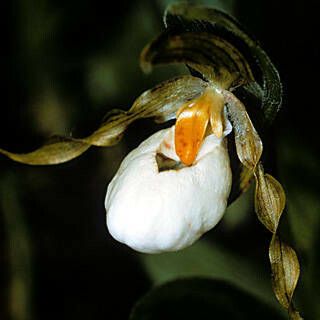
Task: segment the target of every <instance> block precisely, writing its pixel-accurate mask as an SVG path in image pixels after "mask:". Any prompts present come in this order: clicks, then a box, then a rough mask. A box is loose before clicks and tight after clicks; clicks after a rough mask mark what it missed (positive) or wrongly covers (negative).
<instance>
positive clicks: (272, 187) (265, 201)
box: [255, 164, 286, 233]
mask: <svg viewBox="0 0 320 320" xmlns="http://www.w3.org/2000/svg"><path fill="white" fill-rule="evenodd" d="M255 178H256V191H255V210H256V213H257V215H258V218H259V220H260V221H261V223H262V224H264V226H265V227H266V228H267V229H269V230H270V231H271V232H272V233H275V232H276V230H277V227H278V224H279V220H280V217H281V214H282V212H283V210H284V207H285V205H286V195H285V193H284V190H283V188H282V186H281V184H280V183H279V182H278V181H277V180H276V179H275V178H273V177H272V176H271V175H269V174H265V173H264V170H263V167H262V165H261V164H259V165H258V166H257V168H256V170H255Z"/></svg>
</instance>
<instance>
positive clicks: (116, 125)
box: [0, 76, 208, 165]
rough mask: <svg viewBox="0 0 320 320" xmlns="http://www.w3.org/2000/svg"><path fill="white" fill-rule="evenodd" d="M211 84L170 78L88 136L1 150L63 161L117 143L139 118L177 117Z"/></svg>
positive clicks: (22, 157) (28, 159)
mask: <svg viewBox="0 0 320 320" xmlns="http://www.w3.org/2000/svg"><path fill="white" fill-rule="evenodd" d="M207 85H208V84H207V83H206V82H205V81H203V80H201V79H199V78H196V77H192V76H183V77H179V78H175V79H172V80H168V81H165V82H163V83H161V84H159V85H157V86H156V87H154V88H153V89H150V90H148V91H146V92H144V93H143V94H142V95H141V96H140V97H139V98H138V99H137V100H136V101H135V102H134V104H133V106H132V107H131V109H130V110H129V111H123V110H116V111H115V112H111V113H110V116H109V118H108V119H107V120H106V121H105V122H104V123H102V124H101V126H100V127H99V128H98V129H97V130H96V131H94V132H93V133H92V134H91V135H90V136H88V137H85V138H83V139H76V138H72V137H61V138H59V139H55V140H54V141H50V142H49V143H47V144H45V145H44V146H42V147H40V148H39V149H37V150H35V151H32V152H29V153H12V152H9V151H7V150H3V149H0V153H1V154H3V155H5V156H7V157H8V158H10V159H12V160H14V161H17V162H21V163H25V164H31V165H49V164H50V165H51V164H59V163H63V162H66V161H69V160H72V159H74V158H76V157H78V156H80V155H81V154H82V153H83V152H85V151H86V150H87V149H88V148H89V147H90V146H100V147H107V146H111V145H114V144H116V143H117V142H118V141H119V140H120V139H121V137H122V135H123V133H124V131H125V130H126V128H127V127H128V126H129V125H130V124H131V123H132V122H133V121H135V120H137V119H140V118H155V119H156V120H158V121H160V120H162V121H167V120H168V119H173V118H175V113H176V111H177V110H178V108H179V107H180V106H181V105H182V104H183V103H185V102H186V101H188V100H192V99H194V98H195V97H197V96H199V95H200V94H201V93H202V92H203V90H204V89H205V88H206V87H207Z"/></svg>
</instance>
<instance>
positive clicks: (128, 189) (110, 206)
mask: <svg viewBox="0 0 320 320" xmlns="http://www.w3.org/2000/svg"><path fill="white" fill-rule="evenodd" d="M228 132H230V128H228V131H227V132H226V133H225V134H227V133H228ZM166 148H167V149H168V150H167V151H166ZM172 151H174V127H172V128H170V129H165V130H162V131H159V132H157V133H155V134H154V135H152V136H151V137H150V138H149V139H147V140H146V141H144V142H143V143H142V144H141V145H140V146H139V147H138V148H136V149H135V150H133V151H132V152H131V153H129V154H128V156H127V157H126V158H125V159H124V161H123V162H122V164H121V166H120V168H119V170H118V172H117V174H116V175H115V177H114V178H113V180H112V181H111V183H110V184H109V186H108V190H107V195H106V201H105V207H106V211H107V226H108V229H109V232H110V233H111V235H112V236H113V237H114V238H115V239H116V240H118V241H120V242H122V243H125V244H127V245H128V246H130V247H132V248H133V249H135V250H137V251H141V252H147V253H158V252H162V251H175V250H179V249H182V248H184V247H187V246H189V245H191V244H192V243H193V242H194V241H195V240H197V239H198V238H199V237H200V236H201V235H202V234H203V233H205V232H206V231H208V230H210V229H211V228H213V227H214V226H215V225H216V224H217V223H218V221H219V220H220V219H221V217H222V215H223V213H224V211H225V208H226V205H227V199H228V195H229V192H230V187H231V180H232V179H231V169H230V165H229V156H228V152H227V149H226V144H225V140H224V139H223V138H221V139H219V138H217V137H216V136H214V135H209V136H207V137H206V138H205V140H204V142H203V144H202V146H201V149H200V151H199V153H198V156H197V159H196V161H195V163H194V164H193V165H192V166H190V167H185V166H184V167H182V168H180V169H177V170H175V169H168V170H164V171H161V170H159V166H158V163H157V159H156V158H157V154H158V153H159V152H161V153H162V154H164V155H165V156H170V154H172ZM177 159H178V158H177V157H175V159H174V160H177Z"/></svg>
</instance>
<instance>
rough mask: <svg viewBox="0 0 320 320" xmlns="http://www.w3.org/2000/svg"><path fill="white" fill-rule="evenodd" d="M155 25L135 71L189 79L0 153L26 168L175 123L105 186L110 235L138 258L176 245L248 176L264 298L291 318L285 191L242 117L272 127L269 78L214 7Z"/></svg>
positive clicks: (292, 276)
mask: <svg viewBox="0 0 320 320" xmlns="http://www.w3.org/2000/svg"><path fill="white" fill-rule="evenodd" d="M164 22H165V25H166V30H165V31H164V32H163V33H161V34H160V36H158V38H156V39H155V40H154V41H152V42H151V43H150V44H149V45H148V46H146V48H145V49H144V50H143V52H142V54H141V66H142V68H143V69H144V70H145V71H149V70H151V69H152V67H153V66H155V65H159V64H166V63H183V64H185V65H186V66H187V67H188V69H189V70H190V72H191V75H185V76H180V77H177V78H175V79H172V80H168V81H164V82H162V83H161V84H159V85H158V86H156V87H154V88H152V89H150V90H148V91H146V92H144V93H143V94H142V95H141V96H140V97H138V99H136V100H135V102H134V103H133V106H132V107H131V108H130V109H129V110H128V111H123V110H115V111H112V112H111V113H110V114H109V117H108V118H107V120H106V121H105V122H104V123H102V124H101V126H100V127H99V128H98V129H97V130H96V131H94V132H93V133H92V134H91V135H89V136H88V137H85V138H82V139H77V138H72V137H63V138H59V139H56V140H53V141H51V142H50V143H48V144H46V145H44V146H43V147H41V148H39V149H37V150H35V151H33V152H30V153H24V154H21V153H20V154H19V153H13V152H9V151H7V150H3V149H0V153H1V154H4V155H6V156H7V157H9V158H11V159H13V160H15V161H18V162H22V163H27V164H32V165H47V164H58V163H62V162H66V161H69V160H71V159H74V158H76V157H78V156H79V155H81V154H82V153H84V152H85V151H86V150H87V149H88V148H89V147H91V146H104V147H106V146H111V145H114V144H115V143H117V142H118V141H119V140H120V139H121V137H122V136H123V134H124V131H125V130H126V128H127V127H128V126H129V125H130V124H131V123H132V122H134V121H135V120H137V119H141V118H154V119H155V120H156V121H158V122H165V121H168V120H172V119H176V123H175V125H174V126H172V127H171V128H169V129H165V130H162V131H159V132H157V133H155V134H154V135H152V136H151V137H150V138H148V139H147V140H146V141H144V142H143V143H142V144H141V145H140V146H139V147H138V148H136V149H135V150H133V151H131V152H130V153H129V154H128V156H127V157H126V158H125V159H124V161H123V162H122V164H121V166H120V168H119V170H118V172H117V173H116V175H115V177H114V178H113V180H112V181H111V183H110V184H109V187H108V190H107V195H106V201H105V207H106V210H107V225H108V229H109V231H110V233H111V234H112V235H113V237H114V238H116V239H117V240H119V241H120V242H123V243H126V244H127V245H129V246H130V247H132V248H134V249H136V250H138V251H142V252H149V253H156V252H162V251H172V250H179V249H182V248H184V247H186V246H189V245H191V244H192V243H193V242H194V241H195V240H197V239H198V238H199V237H200V236H201V235H202V234H203V233H205V232H206V231H208V230H210V229H211V228H213V227H214V226H215V225H216V224H217V223H218V221H219V220H220V219H221V217H222V215H223V213H224V210H225V208H226V206H227V203H229V202H231V201H232V200H234V199H235V198H236V197H237V196H238V195H239V194H241V193H242V192H244V191H245V190H246V189H247V187H248V185H249V183H250V181H251V180H252V179H253V178H255V181H256V189H255V209H256V212H257V215H258V218H259V220H260V221H261V222H262V223H263V224H264V226H265V227H266V228H267V229H268V230H269V231H270V232H271V233H272V240H271V244H270V247H269V258H270V263H271V268H272V273H273V288H274V292H275V295H276V297H277V299H278V301H279V302H280V303H281V305H283V306H284V307H285V308H286V309H287V310H288V312H289V315H290V317H291V318H292V319H301V318H300V316H299V313H298V312H297V311H296V310H295V309H294V307H293V305H292V295H293V293H294V290H295V287H296V284H297V281H298V278H299V262H298V259H297V255H296V253H295V251H294V250H293V249H292V248H291V247H290V246H288V245H287V244H285V243H284V242H282V241H281V240H280V238H279V237H278V236H277V228H278V224H279V220H280V217H281V214H282V212H283V209H284V207H285V194H284V191H283V188H282V187H281V184H280V183H279V182H278V181H277V180H276V179H274V178H273V177H272V176H270V175H268V174H265V173H264V170H263V166H262V163H261V160H260V158H261V155H262V141H261V139H260V137H259V135H258V133H257V131H256V130H255V128H254V126H253V123H252V122H251V119H250V117H249V115H248V113H247V110H251V111H253V112H254V114H255V115H257V118H258V121H257V123H259V125H260V127H263V126H265V127H266V125H268V124H270V123H271V122H272V120H273V119H274V117H275V115H276V113H277V111H278V110H279V108H280V105H281V98H282V87H281V82H280V78H279V74H278V72H277V70H276V68H275V67H274V65H273V64H272V62H271V61H270V59H269V57H268V55H267V54H266V53H265V52H264V50H263V49H262V48H261V47H260V46H259V45H258V44H257V43H256V42H255V41H254V40H253V39H252V38H251V37H250V36H249V35H248V33H246V32H245V31H244V30H243V29H242V27H241V25H240V24H239V23H238V22H237V21H236V20H235V19H233V18H232V17H230V16H228V15H226V14H225V13H223V12H221V11H218V10H216V9H213V8H207V7H202V6H196V5H195V6H193V5H189V4H186V3H177V4H172V5H171V6H169V7H168V9H167V11H166V13H165V16H164ZM243 102H245V105H244V104H243ZM231 131H232V132H231ZM228 142H229V144H228V149H227V143H228ZM231 172H232V174H231ZM230 189H231V191H230Z"/></svg>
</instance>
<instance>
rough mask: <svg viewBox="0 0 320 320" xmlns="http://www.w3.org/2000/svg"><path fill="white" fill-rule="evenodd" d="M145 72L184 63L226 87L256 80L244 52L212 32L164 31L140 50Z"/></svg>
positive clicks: (207, 78) (206, 77) (209, 79)
mask: <svg viewBox="0 0 320 320" xmlns="http://www.w3.org/2000/svg"><path fill="white" fill-rule="evenodd" d="M140 61H141V66H142V69H143V70H144V71H146V72H148V71H150V70H151V69H152V66H154V65H158V64H168V63H185V64H187V65H189V66H190V67H192V69H194V70H196V71H197V72H199V73H200V74H202V76H203V77H204V78H205V79H206V80H208V81H212V82H214V83H216V84H218V85H219V86H221V87H223V88H229V87H235V86H237V85H240V84H243V83H246V82H251V81H254V78H253V75H252V71H251V69H250V67H249V65H248V64H247V61H246V60H245V58H244V57H243V55H242V54H241V52H240V51H239V50H238V49H237V48H236V47H235V46H233V45H232V44H231V43H229V42H228V41H227V40H226V39H223V38H222V37H219V36H217V35H215V34H214V33H209V32H193V31H186V32H182V31H175V30H171V29H167V30H165V31H164V32H163V33H162V34H161V35H160V36H159V37H158V38H157V39H155V40H154V41H153V42H151V43H150V44H149V45H147V46H146V47H145V48H144V50H143V51H142V53H141V59H140Z"/></svg>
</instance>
